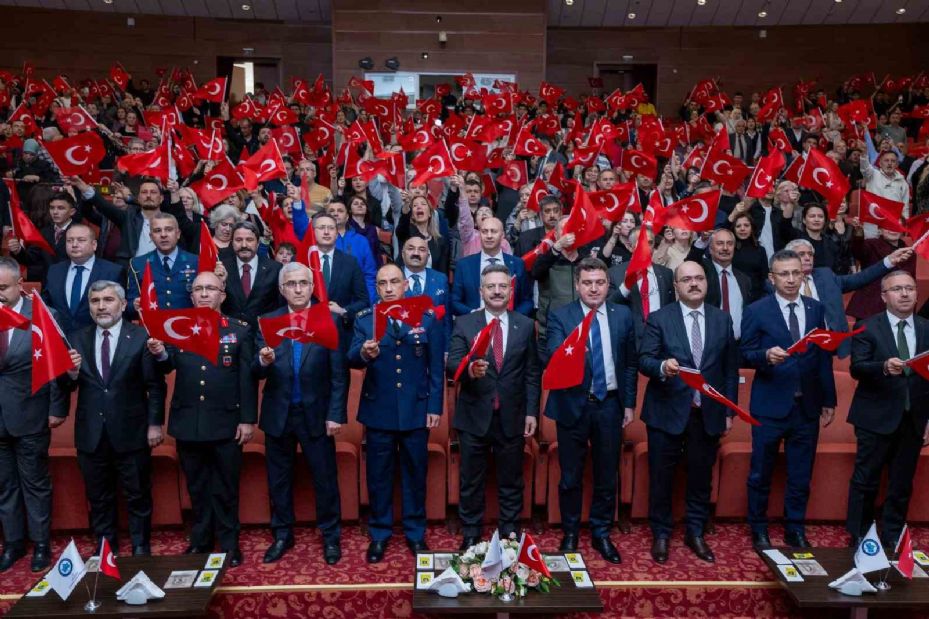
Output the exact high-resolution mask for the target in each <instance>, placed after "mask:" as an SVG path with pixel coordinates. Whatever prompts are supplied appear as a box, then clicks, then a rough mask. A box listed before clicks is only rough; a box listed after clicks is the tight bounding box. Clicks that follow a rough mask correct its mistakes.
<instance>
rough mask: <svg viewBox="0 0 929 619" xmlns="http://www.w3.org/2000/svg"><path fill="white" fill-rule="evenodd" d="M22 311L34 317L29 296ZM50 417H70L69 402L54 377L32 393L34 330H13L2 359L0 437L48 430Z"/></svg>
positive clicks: (24, 298)
mask: <svg viewBox="0 0 929 619" xmlns="http://www.w3.org/2000/svg"><path fill="white" fill-rule="evenodd" d="M50 311H51V312H52V314H53V315H54V316H55V317H56V318H58V313H57V312H55V310H50ZM21 313H22V315H23V316H25V317H26V318H32V301H30V300H29V298H27V297H23V307H22V311H21ZM49 416H53V417H67V416H68V401H67V399H66V398H65V396H64V393H63V392H62V391H61V389H60V388H59V386H58V383H57V381H54V380H53V381H51V382H49V383H48V384H46V385H43V386H42V388H41V389H39V390H38V391H37V392H36V393H35V395H33V394H32V333H31V332H30V331H28V330H23V329H11V330H10V345H9V347H8V348H7V353H6V355H5V356H4V357H3V359H0V438H6V437H9V436H15V437H20V436H26V435H29V434H41V433H43V432H47V431H48V418H49Z"/></svg>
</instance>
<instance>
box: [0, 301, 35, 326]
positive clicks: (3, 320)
mask: <svg viewBox="0 0 929 619" xmlns="http://www.w3.org/2000/svg"><path fill="white" fill-rule="evenodd" d="M28 328H29V319H28V318H26V317H25V316H23V315H22V314H17V313H16V312H14V311H13V310H11V309H10V308H9V307H7V306H6V305H3V304H0V329H3V330H6V329H24V330H25V329H28Z"/></svg>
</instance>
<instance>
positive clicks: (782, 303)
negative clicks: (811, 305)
mask: <svg viewBox="0 0 929 619" xmlns="http://www.w3.org/2000/svg"><path fill="white" fill-rule="evenodd" d="M774 299H775V300H776V301H777V306H778V307H779V308H781V315H782V316H783V317H784V324H786V325H787V331H788V332H789V331H790V304H791V303H796V304H797V306H796V307H794V313H795V314H796V315H797V323H798V324H799V325H800V337H803V336H804V335H806V331H807V329H806V308H805V307H804V306H803V299H801V298H800V295H797V299H796V300H795V301H789V300H787V299H785V298H784V297H782V296H781V295H779V294H778V293H776V292H775V293H774Z"/></svg>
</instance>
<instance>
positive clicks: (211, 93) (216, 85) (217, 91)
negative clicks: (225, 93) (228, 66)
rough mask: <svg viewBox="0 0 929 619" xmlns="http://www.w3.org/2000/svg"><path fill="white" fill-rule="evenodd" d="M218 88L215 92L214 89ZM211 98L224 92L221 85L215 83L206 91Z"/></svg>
mask: <svg viewBox="0 0 929 619" xmlns="http://www.w3.org/2000/svg"><path fill="white" fill-rule="evenodd" d="M214 86H215V87H216V90H213V87H214ZM206 91H207V92H208V93H209V94H210V95H211V96H213V97H215V96H216V95H218V94H219V93H220V91H222V86H220V85H219V82H213V83H212V84H210V87H209V88H207V90H206Z"/></svg>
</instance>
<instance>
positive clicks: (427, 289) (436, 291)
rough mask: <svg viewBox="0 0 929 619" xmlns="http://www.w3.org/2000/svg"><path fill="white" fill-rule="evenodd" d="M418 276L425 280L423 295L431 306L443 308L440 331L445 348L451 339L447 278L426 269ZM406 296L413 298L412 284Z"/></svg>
mask: <svg viewBox="0 0 929 619" xmlns="http://www.w3.org/2000/svg"><path fill="white" fill-rule="evenodd" d="M404 275H406V271H404ZM419 275H420V276H422V277H423V278H424V279H425V283H424V284H423V294H424V295H426V296H427V297H429V298H430V299H432V305H434V306H435V307H439V306H440V305H444V306H445V317H444V318H442V330H443V332H444V333H445V344H446V346H447V345H448V341H449V340H450V339H451V337H452V308H451V303H450V302H449V297H450V296H451V291H450V290H449V287H448V277H447V276H446V275H445V273H441V272H439V271H436V270H435V269H430V268H428V267H427V268H426V269H425V270H424V271H423V272H422V273H420V274H419ZM406 296H408V297H412V296H414V295H413V284H412V283H410V285H409V287H408V288H407V290H406Z"/></svg>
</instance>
